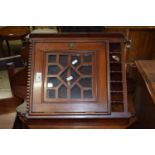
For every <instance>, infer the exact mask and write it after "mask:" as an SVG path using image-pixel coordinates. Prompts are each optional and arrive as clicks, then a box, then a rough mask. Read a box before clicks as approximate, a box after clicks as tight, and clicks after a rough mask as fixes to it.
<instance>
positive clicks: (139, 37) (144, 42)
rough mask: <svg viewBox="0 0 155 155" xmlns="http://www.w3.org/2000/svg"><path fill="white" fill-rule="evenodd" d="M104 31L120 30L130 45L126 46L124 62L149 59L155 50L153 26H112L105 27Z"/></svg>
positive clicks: (154, 30)
mask: <svg viewBox="0 0 155 155" xmlns="http://www.w3.org/2000/svg"><path fill="white" fill-rule="evenodd" d="M105 32H122V33H123V34H124V36H125V38H126V39H127V40H131V46H130V47H129V48H126V53H127V55H126V63H132V62H134V61H135V60H139V59H143V60H145V59H151V58H152V57H153V54H154V52H155V46H154V41H155V27H145V26H144V27H130V26H126V27H125V26H124V27H123V26H122V27H121V26H118V27H117V26H113V27H105Z"/></svg>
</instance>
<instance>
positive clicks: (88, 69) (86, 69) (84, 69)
mask: <svg viewBox="0 0 155 155" xmlns="http://www.w3.org/2000/svg"><path fill="white" fill-rule="evenodd" d="M79 71H80V72H81V73H82V74H83V75H91V74H92V66H90V65H89V66H81V67H80V68H79Z"/></svg>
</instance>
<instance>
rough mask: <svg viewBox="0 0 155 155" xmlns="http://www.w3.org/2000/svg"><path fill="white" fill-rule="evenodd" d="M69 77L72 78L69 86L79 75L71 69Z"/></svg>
mask: <svg viewBox="0 0 155 155" xmlns="http://www.w3.org/2000/svg"><path fill="white" fill-rule="evenodd" d="M71 76H72V77H73V79H72V80H71V84H73V83H74V82H75V81H76V80H77V79H78V78H79V74H78V73H77V72H76V71H75V70H74V69H73V68H71Z"/></svg>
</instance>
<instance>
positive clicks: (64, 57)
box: [59, 55, 68, 67]
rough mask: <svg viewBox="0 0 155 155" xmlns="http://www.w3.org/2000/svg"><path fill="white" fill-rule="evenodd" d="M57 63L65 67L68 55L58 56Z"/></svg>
mask: <svg viewBox="0 0 155 155" xmlns="http://www.w3.org/2000/svg"><path fill="white" fill-rule="evenodd" d="M59 63H60V65H61V66H63V67H64V66H67V64H68V55H60V56H59Z"/></svg>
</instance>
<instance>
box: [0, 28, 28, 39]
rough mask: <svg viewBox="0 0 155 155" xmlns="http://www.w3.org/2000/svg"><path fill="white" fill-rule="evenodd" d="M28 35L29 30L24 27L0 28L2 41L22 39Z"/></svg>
mask: <svg viewBox="0 0 155 155" xmlns="http://www.w3.org/2000/svg"><path fill="white" fill-rule="evenodd" d="M28 33H30V30H29V27H26V26H7V27H3V28H0V37H1V39H4V40H6V39H7V40H17V39H23V38H24V37H25V36H26V35H27V34H28Z"/></svg>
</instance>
